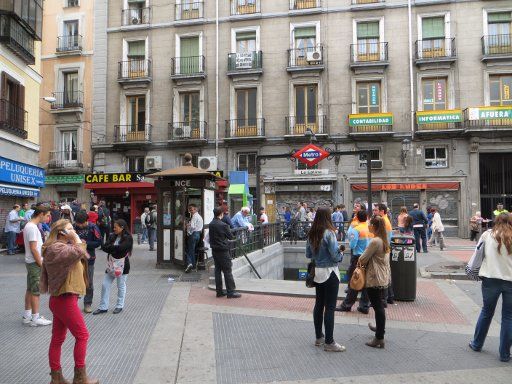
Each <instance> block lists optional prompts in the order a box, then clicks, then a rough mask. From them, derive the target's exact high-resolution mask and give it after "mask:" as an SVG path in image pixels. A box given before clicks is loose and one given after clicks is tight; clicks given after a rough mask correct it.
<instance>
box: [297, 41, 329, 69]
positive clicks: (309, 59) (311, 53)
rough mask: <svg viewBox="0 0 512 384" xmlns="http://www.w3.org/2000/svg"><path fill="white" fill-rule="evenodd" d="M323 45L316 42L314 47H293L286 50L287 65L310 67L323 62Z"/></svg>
mask: <svg viewBox="0 0 512 384" xmlns="http://www.w3.org/2000/svg"><path fill="white" fill-rule="evenodd" d="M323 56H324V47H323V45H322V44H317V45H315V46H314V47H307V48H295V49H289V50H288V67H289V68H299V67H304V68H307V67H311V66H322V65H323V64H324V57H323Z"/></svg>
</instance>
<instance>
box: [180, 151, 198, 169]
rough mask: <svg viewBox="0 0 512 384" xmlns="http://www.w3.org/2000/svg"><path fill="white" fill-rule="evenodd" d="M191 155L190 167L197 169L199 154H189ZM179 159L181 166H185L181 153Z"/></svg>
mask: <svg viewBox="0 0 512 384" xmlns="http://www.w3.org/2000/svg"><path fill="white" fill-rule="evenodd" d="M191 155H192V165H193V166H194V167H197V165H198V163H199V160H198V159H199V153H191ZM180 159H181V161H180V162H181V165H185V153H182V154H181V155H180Z"/></svg>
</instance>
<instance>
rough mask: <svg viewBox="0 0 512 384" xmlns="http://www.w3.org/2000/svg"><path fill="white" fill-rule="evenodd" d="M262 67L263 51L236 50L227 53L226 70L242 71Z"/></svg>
mask: <svg viewBox="0 0 512 384" xmlns="http://www.w3.org/2000/svg"><path fill="white" fill-rule="evenodd" d="M262 67H263V52H261V51H254V52H237V53H229V54H228V71H230V72H243V71H251V70H255V69H262Z"/></svg>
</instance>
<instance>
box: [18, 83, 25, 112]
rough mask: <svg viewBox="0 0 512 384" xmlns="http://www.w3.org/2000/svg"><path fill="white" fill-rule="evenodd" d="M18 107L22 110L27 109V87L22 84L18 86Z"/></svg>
mask: <svg viewBox="0 0 512 384" xmlns="http://www.w3.org/2000/svg"><path fill="white" fill-rule="evenodd" d="M17 88H18V107H19V108H21V109H25V87H24V86H23V85H21V84H18V86H17Z"/></svg>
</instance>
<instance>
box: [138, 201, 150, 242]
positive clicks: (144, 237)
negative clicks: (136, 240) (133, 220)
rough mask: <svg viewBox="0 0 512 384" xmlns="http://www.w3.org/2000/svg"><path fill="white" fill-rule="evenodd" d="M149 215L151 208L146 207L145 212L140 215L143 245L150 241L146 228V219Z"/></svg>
mask: <svg viewBox="0 0 512 384" xmlns="http://www.w3.org/2000/svg"><path fill="white" fill-rule="evenodd" d="M148 214H149V207H145V208H144V211H143V212H142V214H141V215H140V226H141V228H142V237H141V240H140V242H141V243H142V244H144V243H147V241H148V228H147V227H146V217H147V215H148Z"/></svg>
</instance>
